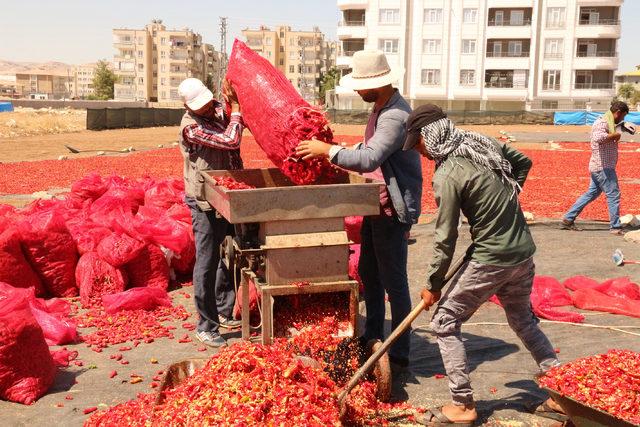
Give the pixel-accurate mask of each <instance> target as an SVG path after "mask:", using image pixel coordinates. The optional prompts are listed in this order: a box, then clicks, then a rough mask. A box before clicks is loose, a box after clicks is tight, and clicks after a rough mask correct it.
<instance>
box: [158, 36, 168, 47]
mask: <svg viewBox="0 0 640 427" xmlns="http://www.w3.org/2000/svg"><path fill="white" fill-rule="evenodd" d="M160 44H161V45H165V44H167V39H166V38H165V37H161V38H160Z"/></svg>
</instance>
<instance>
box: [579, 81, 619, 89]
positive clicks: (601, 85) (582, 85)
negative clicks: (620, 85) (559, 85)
mask: <svg viewBox="0 0 640 427" xmlns="http://www.w3.org/2000/svg"><path fill="white" fill-rule="evenodd" d="M573 88H574V89H598V90H601V89H613V83H610V82H601V83H595V82H583V83H574V86H573Z"/></svg>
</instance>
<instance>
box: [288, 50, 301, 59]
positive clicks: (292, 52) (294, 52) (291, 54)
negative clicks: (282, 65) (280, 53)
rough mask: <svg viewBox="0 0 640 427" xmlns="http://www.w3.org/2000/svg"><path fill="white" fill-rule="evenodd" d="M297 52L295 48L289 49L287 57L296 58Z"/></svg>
mask: <svg viewBox="0 0 640 427" xmlns="http://www.w3.org/2000/svg"><path fill="white" fill-rule="evenodd" d="M298 55H299V53H298V52H296V51H295V50H290V51H289V59H296V58H297V57H298Z"/></svg>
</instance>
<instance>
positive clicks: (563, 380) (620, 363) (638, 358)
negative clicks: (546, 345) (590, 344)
mask: <svg viewBox="0 0 640 427" xmlns="http://www.w3.org/2000/svg"><path fill="white" fill-rule="evenodd" d="M540 385H541V386H544V387H548V388H550V389H552V390H556V391H558V392H559V393H561V394H562V395H564V396H568V397H571V398H572V399H575V400H577V401H579V402H582V403H584V404H585V405H587V406H589V407H591V408H595V409H599V410H602V411H605V412H608V413H609V414H611V415H613V416H614V417H617V418H620V419H623V420H626V421H629V422H631V423H633V424H640V353H636V352H633V351H629V350H609V351H608V352H607V353H605V354H599V355H596V356H589V357H583V358H581V359H577V360H574V361H573V362H570V363H567V364H564V365H562V366H559V367H557V368H554V369H551V370H550V371H549V372H547V373H546V375H545V376H544V377H542V378H541V379H540Z"/></svg>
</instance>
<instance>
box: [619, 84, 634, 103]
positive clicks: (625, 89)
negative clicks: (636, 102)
mask: <svg viewBox="0 0 640 427" xmlns="http://www.w3.org/2000/svg"><path fill="white" fill-rule="evenodd" d="M636 93H637V91H636V88H635V87H634V86H633V85H632V84H631V83H625V84H623V85H621V86H620V87H619V88H618V96H619V97H620V98H622V99H624V100H627V101H629V100H632V99H633V98H635V97H636Z"/></svg>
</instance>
